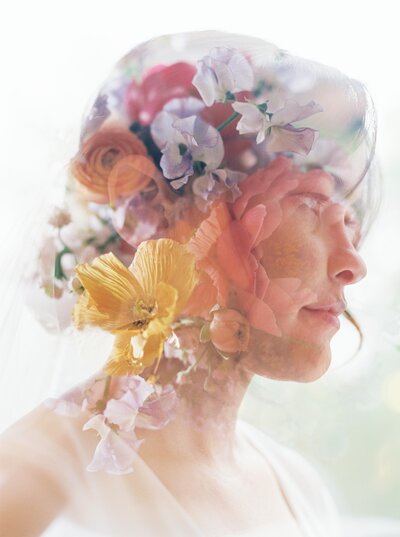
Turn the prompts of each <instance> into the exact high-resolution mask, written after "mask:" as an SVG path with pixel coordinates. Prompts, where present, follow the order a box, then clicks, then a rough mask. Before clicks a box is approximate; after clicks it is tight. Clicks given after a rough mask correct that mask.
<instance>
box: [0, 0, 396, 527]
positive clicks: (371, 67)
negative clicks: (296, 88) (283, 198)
mask: <svg viewBox="0 0 400 537" xmlns="http://www.w3.org/2000/svg"><path fill="white" fill-rule="evenodd" d="M395 8H396V2H392V1H390V0H380V1H379V2H378V1H376V2H371V1H362V2H361V1H359V2H358V1H349V0H347V1H338V0H335V1H332V2H324V1H321V0H320V1H311V0H302V1H298V0H297V1H286V2H281V1H275V2H266V1H263V2H259V3H257V2H251V1H247V2H244V3H235V2H233V1H232V0H229V1H221V0H220V1H218V2H216V1H215V0H205V1H203V2H196V3H194V2H182V1H180V2H178V1H177V0H169V1H167V2H159V3H157V2H152V3H150V2H142V3H138V2H133V1H132V0H130V1H125V0H113V2H109V1H104V0H96V1H94V0H80V1H76V0H69V1H68V2H67V1H65V2H64V1H63V2H61V1H58V2H55V1H53V2H50V1H43V0H36V1H35V2H28V1H26V2H21V1H20V2H18V1H14V2H13V4H12V6H11V4H10V5H8V6H7V7H6V8H5V7H3V8H1V13H0V21H1V23H0V24H1V27H0V61H1V63H0V65H1V80H2V82H1V85H0V98H1V111H2V114H3V116H2V117H3V120H2V122H1V127H0V137H1V144H0V147H1V151H2V155H1V172H2V177H1V183H0V189H1V190H0V244H1V245H2V247H1V251H0V256H1V258H0V263H1V264H0V270H1V272H0V274H1V278H0V327H1V329H0V330H1V333H0V397H1V402H0V429H2V428H4V427H6V426H7V425H8V424H9V423H11V422H12V421H14V420H15V419H17V418H18V417H19V416H20V415H22V414H23V413H25V412H27V411H28V410H29V409H31V408H32V407H33V406H35V405H37V404H38V403H39V402H40V401H42V400H43V398H45V397H47V396H49V395H51V394H53V393H55V392H57V391H58V390H60V388H62V387H63V386H68V385H69V384H70V383H71V382H76V381H77V380H79V378H81V377H82V378H83V377H84V376H85V375H86V374H90V372H91V371H92V370H93V365H94V364H97V363H100V364H101V363H102V362H103V361H104V358H105V356H103V355H102V354H101V353H102V349H100V354H99V353H98V352H97V351H95V350H94V349H95V343H94V341H93V340H88V341H86V340H83V339H82V338H80V337H79V338H77V337H75V338H72V339H71V340H70V341H68V342H65V341H63V339H62V338H61V337H60V336H57V335H49V334H48V333H46V332H45V331H44V330H43V329H42V328H41V326H40V325H39V324H38V323H36V322H35V321H34V320H33V318H32V315H31V314H30V312H29V311H27V310H26V308H24V307H23V301H22V292H21V289H22V286H21V283H20V277H21V274H22V272H23V270H24V269H25V266H26V264H27V263H31V262H32V253H33V252H34V248H35V241H38V240H39V238H40V229H41V226H42V225H43V221H44V218H45V215H46V211H47V208H48V204H49V202H50V200H52V199H56V198H57V195H58V194H57V193H58V190H59V188H60V181H61V180H60V177H61V176H62V171H63V169H64V168H65V165H66V164H67V162H68V159H69V158H70V157H71V156H72V155H73V153H74V152H75V150H76V147H77V145H76V144H77V139H78V132H79V124H80V120H81V115H82V112H83V110H84V108H85V106H86V104H87V102H88V100H89V99H90V98H91V97H92V96H93V94H94V92H95V91H96V90H97V88H98V86H99V84H100V83H101V82H102V81H103V79H104V78H105V77H106V76H107V75H108V73H109V71H110V69H111V68H112V66H113V64H114V63H115V62H116V61H117V60H118V59H119V58H120V57H121V56H122V55H123V54H125V53H126V52H127V51H128V50H129V49H131V48H133V47H134V46H135V45H136V44H138V43H139V42H141V41H143V40H146V39H148V38H151V37H153V36H155V35H157V34H164V33H172V32H179V31H188V30H204V29H215V30H225V31H232V32H238V33H243V34H250V35H255V36H259V37H262V38H264V39H266V40H268V41H271V42H272V43H275V44H276V45H278V46H279V47H281V48H284V49H287V50H288V51H289V52H292V53H294V54H296V55H298V56H304V57H306V58H310V59H313V60H317V61H319V62H322V63H326V64H330V65H333V66H335V67H337V68H339V69H341V70H342V71H344V72H345V73H347V74H348V75H350V76H352V77H355V78H358V79H360V80H361V81H363V82H364V83H365V84H366V85H367V87H368V88H369V90H370V92H371V94H372V96H373V99H374V101H375V105H376V107H377V110H378V124H379V126H378V154H379V156H380V161H381V169H382V174H383V177H384V199H383V205H382V208H381V213H380V215H379V217H378V219H377V221H376V224H375V228H374V229H373V230H372V232H371V234H370V236H369V237H368V239H367V241H366V243H365V246H364V247H363V249H362V252H361V253H362V255H363V256H364V259H365V261H366V263H367V266H368V276H367V277H366V278H365V279H364V280H363V281H362V282H361V283H359V284H358V285H356V286H355V287H354V288H348V291H347V294H346V297H347V299H348V302H349V305H350V306H351V311H352V312H353V313H354V314H355V315H356V318H357V319H358V320H359V322H360V323H361V326H362V328H363V331H364V333H365V343H364V347H363V349H362V351H361V352H360V353H359V354H358V355H357V357H356V358H354V359H353V360H352V361H351V363H348V364H347V365H342V366H341V367H340V364H342V363H344V362H346V360H348V359H349V358H350V356H351V354H352V352H353V351H354V350H355V348H356V345H357V335H356V333H355V331H354V330H353V329H351V328H349V327H348V325H347V323H346V321H345V320H344V319H343V321H342V326H343V329H342V331H341V332H340V333H339V334H338V335H337V336H335V339H334V360H333V366H332V369H331V370H330V371H329V373H328V374H327V375H326V376H325V377H324V378H322V379H321V380H319V381H318V382H315V383H313V384H305V385H300V384H295V383H284V382H281V383H279V382H272V381H265V380H261V379H258V380H257V381H256V382H255V383H254V385H253V387H252V391H251V393H250V394H249V396H248V397H247V398H246V400H245V402H244V405H243V408H242V415H243V417H244V418H246V419H248V420H250V421H251V422H253V423H255V424H257V425H258V426H259V427H261V428H263V429H264V430H266V431H267V432H268V433H269V434H271V435H273V436H275V437H276V438H278V439H279V440H282V441H283V442H284V443H286V444H287V445H290V446H293V447H295V448H296V449H297V450H299V451H300V452H301V453H303V454H304V455H306V456H307V457H308V458H309V459H310V460H311V461H312V462H313V463H314V464H315V465H316V466H317V468H318V469H319V471H320V473H321V474H322V475H323V477H324V479H325V480H326V481H327V483H328V484H329V487H330V489H331V491H332V493H333V495H334V497H335V499H336V501H337V503H338V505H339V507H340V509H341V511H342V512H343V513H344V514H346V513H347V514H348V515H352V516H360V517H361V516H362V517H381V518H384V517H387V518H392V519H397V520H400V457H399V455H400V352H399V349H400V322H399V321H400V253H399V245H400V241H399V230H400V178H399V173H400V151H399V132H398V125H399V122H400V103H399V93H400V92H399V83H400V75H399V53H400V43H399V38H398V18H397V17H396V12H395ZM78 349H79V352H78ZM56 353H57V355H58V356H59V359H58V360H57V361H56V363H55V361H54V360H53V357H54V356H55V355H56ZM85 353H86V354H87V356H88V359H87V362H85V363H84V364H79V363H77V362H76V360H77V356H78V354H79V356H80V357H81V356H82V355H83V354H85ZM103 354H104V348H103ZM80 359H81V358H80ZM74 360H75V362H74ZM99 360H100V362H99ZM69 363H70V364H71V369H70V371H71V373H69V376H68V373H67V374H66V372H68V371H69V368H68V364H69ZM61 371H62V372H63V373H62V374H61V373H60V372H61ZM78 371H79V373H77V372H78ZM260 400H261V401H263V404H262V405H261V404H260ZM382 524H383V522H382ZM381 527H382V526H381ZM365 532H366V530H365V531H364V533H362V535H365V536H366V535H367V533H365ZM353 535H356V534H355V533H353ZM357 535H358V534H357ZM360 535H361V534H360ZM368 535H369V534H368ZM371 535H372V534H371ZM374 535H375V533H374ZM376 535H381V536H383V535H385V536H386V535H400V530H398V533H397V532H394V531H393V533H376Z"/></svg>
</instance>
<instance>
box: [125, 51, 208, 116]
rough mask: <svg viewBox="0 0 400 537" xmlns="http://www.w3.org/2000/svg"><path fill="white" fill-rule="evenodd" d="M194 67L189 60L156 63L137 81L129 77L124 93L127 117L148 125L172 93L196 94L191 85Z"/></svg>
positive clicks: (194, 72)
mask: <svg viewBox="0 0 400 537" xmlns="http://www.w3.org/2000/svg"><path fill="white" fill-rule="evenodd" d="M195 74H196V67H195V66H194V65H191V64H190V63H185V62H177V63H173V64H172V65H167V66H165V65H156V66H155V67H153V68H151V69H149V70H148V71H147V72H146V73H145V75H144V77H143V80H142V82H141V83H140V84H138V83H137V82H136V81H135V80H133V81H132V82H131V83H130V84H129V86H128V89H127V91H126V94H125V107H126V110H127V112H128V115H129V118H130V119H131V121H139V122H140V123H141V124H142V125H149V124H150V123H151V122H152V121H153V119H154V117H155V116H156V114H157V113H158V112H159V111H160V110H161V109H162V107H163V106H164V104H165V103H167V102H168V101H170V100H171V99H175V98H176V97H189V96H193V97H199V94H198V91H197V89H196V88H195V87H194V86H193V85H192V80H193V77H194V75H195Z"/></svg>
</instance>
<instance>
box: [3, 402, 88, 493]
mask: <svg viewBox="0 0 400 537" xmlns="http://www.w3.org/2000/svg"><path fill="white" fill-rule="evenodd" d="M86 419H87V418H86ZM83 422H84V416H83V415H79V416H76V417H68V416H62V415H60V414H57V413H56V412H54V410H53V409H52V407H51V405H50V404H49V403H48V400H45V401H43V402H41V403H40V404H39V405H38V406H36V407H34V408H33V409H32V410H30V411H29V412H27V413H26V414H24V415H23V416H21V417H20V418H19V419H18V420H17V421H15V422H14V423H12V424H11V425H10V426H8V427H7V428H6V429H5V430H4V431H2V432H1V434H0V458H1V459H2V461H3V463H4V464H6V465H7V466H11V467H20V468H25V469H26V470H29V469H31V470H33V471H35V472H40V473H41V474H46V475H47V477H49V478H50V477H51V478H52V479H53V480H57V481H59V482H63V483H64V485H65V487H66V488H68V486H72V485H74V484H76V480H77V479H78V474H79V458H80V456H81V453H82V443H81V434H80V431H81V430H82V423H83Z"/></svg>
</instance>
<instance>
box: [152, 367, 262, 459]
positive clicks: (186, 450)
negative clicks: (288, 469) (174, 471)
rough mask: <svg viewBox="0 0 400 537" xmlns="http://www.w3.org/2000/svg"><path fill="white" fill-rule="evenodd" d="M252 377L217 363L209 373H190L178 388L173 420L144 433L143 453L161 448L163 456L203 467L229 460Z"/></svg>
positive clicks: (198, 370)
mask: <svg viewBox="0 0 400 537" xmlns="http://www.w3.org/2000/svg"><path fill="white" fill-rule="evenodd" d="M220 362H221V361H220ZM214 365H215V361H214ZM251 377H252V375H250V374H248V373H245V372H244V371H243V370H242V369H241V368H240V367H239V366H238V364H227V363H220V365H219V366H217V367H214V369H212V370H211V374H210V370H208V368H198V369H195V370H193V371H191V373H190V374H189V375H187V376H186V377H185V380H184V382H183V383H182V384H181V385H179V387H178V389H177V392H178V404H177V408H176V417H175V419H173V420H172V421H171V422H170V423H169V424H168V425H167V426H166V427H165V428H164V429H162V430H159V431H156V432H153V433H151V434H147V433H146V434H145V436H146V442H145V443H146V444H147V446H146V448H145V449H146V451H148V450H151V449H152V448H154V449H156V450H157V451H158V450H159V448H160V446H162V450H163V453H164V456H165V455H166V454H167V453H168V455H170V456H172V457H177V458H179V459H180V460H184V459H187V458H191V459H193V458H195V459H196V460H199V461H202V462H204V463H206V464H207V463H210V464H218V463H219V462H222V461H224V462H229V460H232V459H233V458H234V451H235V446H236V423H237V418H238V413H239V407H240V405H241V402H242V400H243V397H244V395H245V393H246V390H247V387H248V385H249V383H250V380H251Z"/></svg>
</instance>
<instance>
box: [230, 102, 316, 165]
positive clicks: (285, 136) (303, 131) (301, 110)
mask: <svg viewBox="0 0 400 537" xmlns="http://www.w3.org/2000/svg"><path fill="white" fill-rule="evenodd" d="M232 108H233V109H234V110H235V112H237V113H239V114H241V115H242V118H241V119H240V121H239V122H238V124H237V127H236V128H237V130H238V131H239V134H257V138H256V143H257V144H260V143H261V142H263V141H264V140H266V139H267V140H268V149H269V150H270V151H273V152H282V151H291V152H293V153H298V154H300V155H307V154H308V153H309V152H310V150H311V147H312V145H313V143H314V139H315V134H316V131H315V130H314V129H310V128H307V127H294V126H293V125H292V123H294V122H296V121H300V120H302V119H305V118H307V117H309V116H311V115H313V114H316V113H317V112H321V111H322V108H321V107H320V106H319V104H317V103H316V102H315V101H310V102H309V103H307V104H305V105H300V104H298V103H297V101H295V100H294V99H288V100H286V101H285V105H284V106H283V108H280V109H279V110H277V111H276V112H273V113H271V112H268V111H267V106H266V103H264V105H263V104H261V105H260V104H255V103H251V102H247V103H242V102H235V103H233V104H232Z"/></svg>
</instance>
